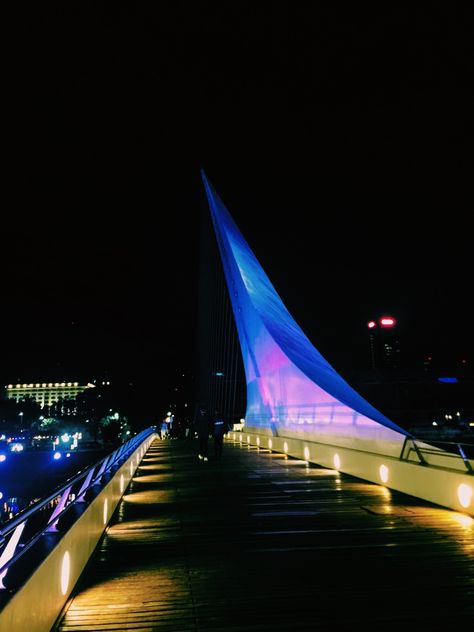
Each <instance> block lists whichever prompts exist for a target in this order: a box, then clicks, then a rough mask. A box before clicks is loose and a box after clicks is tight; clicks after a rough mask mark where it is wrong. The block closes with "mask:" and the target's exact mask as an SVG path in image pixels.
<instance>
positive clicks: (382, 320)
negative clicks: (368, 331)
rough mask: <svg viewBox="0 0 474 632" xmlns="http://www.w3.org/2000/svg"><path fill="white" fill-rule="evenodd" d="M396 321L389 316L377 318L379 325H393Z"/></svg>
mask: <svg viewBox="0 0 474 632" xmlns="http://www.w3.org/2000/svg"><path fill="white" fill-rule="evenodd" d="M396 322H397V321H396V320H395V318H392V317H391V316H382V318H380V319H379V323H380V326H381V327H395V325H396Z"/></svg>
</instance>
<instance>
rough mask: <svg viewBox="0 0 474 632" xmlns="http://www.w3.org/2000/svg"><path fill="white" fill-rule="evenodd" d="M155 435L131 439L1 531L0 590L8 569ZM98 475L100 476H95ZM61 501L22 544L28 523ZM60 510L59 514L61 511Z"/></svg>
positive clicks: (144, 432)
mask: <svg viewBox="0 0 474 632" xmlns="http://www.w3.org/2000/svg"><path fill="white" fill-rule="evenodd" d="M153 432H155V429H154V428H148V429H147V430H143V431H142V432H141V433H139V434H138V435H136V436H135V437H132V438H131V439H129V440H128V441H127V442H126V443H124V444H122V445H121V446H120V447H118V448H117V449H116V450H114V451H113V452H111V453H110V454H109V455H107V456H106V457H104V458H102V459H100V460H99V461H97V462H96V463H94V464H92V465H90V466H89V467H88V468H86V469H85V470H82V471H80V472H78V473H77V474H76V475H75V476H73V477H72V478H69V479H68V480H67V481H66V482H65V483H63V484H62V485H60V486H59V487H57V488H56V489H55V490H54V491H53V492H52V493H51V494H49V495H48V496H47V497H45V498H42V499H40V500H38V501H37V502H35V503H34V504H33V505H31V506H30V507H27V508H26V509H23V510H22V511H21V512H19V513H18V514H16V515H15V516H14V517H13V518H11V519H10V520H9V521H8V522H6V523H5V524H4V525H3V526H2V528H1V529H0V589H2V588H3V585H2V579H3V577H4V576H5V574H6V571H7V570H8V568H9V567H10V566H12V564H14V563H15V562H16V561H17V560H18V559H19V558H20V557H21V556H23V555H24V553H25V552H26V551H27V550H28V549H30V548H31V547H32V546H33V545H34V544H35V543H36V542H37V541H38V540H39V538H40V537H41V536H42V535H44V534H45V533H46V532H48V531H56V528H55V527H56V524H57V522H58V520H59V519H60V517H62V516H63V515H64V514H65V512H66V511H68V510H69V509H70V508H71V507H72V506H74V505H76V503H80V502H83V499H84V495H85V494H86V492H87V491H88V490H89V489H91V488H92V487H93V486H94V485H96V484H97V483H98V482H99V481H100V479H101V478H102V477H103V476H104V475H105V474H108V473H109V472H110V470H111V469H112V468H113V467H114V466H116V465H117V464H118V463H119V462H122V461H124V460H126V459H127V457H128V456H129V455H130V453H131V452H133V451H134V450H135V449H136V447H137V445H139V444H140V443H142V442H143V441H144V440H145V439H146V438H147V437H149V436H150V435H152V434H153ZM95 472H97V473H96V474H95ZM82 480H84V484H83V486H82V487H80V490H79V492H78V493H77V494H76V496H75V498H74V500H72V501H70V502H67V501H68V498H69V495H70V493H71V490H72V489H73V488H74V487H75V486H77V485H78V483H80V482H81V481H82ZM57 498H60V501H59V503H57V504H56V505H55V506H54V507H53V508H52V512H51V515H50V516H49V517H48V519H46V520H43V522H42V524H41V526H40V527H39V528H37V529H36V530H35V531H34V532H33V533H32V534H30V536H29V537H27V538H25V540H24V541H22V535H23V532H24V529H25V526H26V524H27V522H30V523H31V519H32V518H33V517H36V516H38V515H39V513H40V512H41V511H42V510H43V509H45V508H46V507H47V505H48V504H49V503H51V502H53V501H55V500H56V499H57ZM58 507H59V511H57V509H58ZM15 540H16V542H15ZM11 542H13V545H12V549H13V550H10V551H8V552H7V548H8V546H9V544H10V543H11ZM2 558H4V561H3V564H2V563H1V562H2Z"/></svg>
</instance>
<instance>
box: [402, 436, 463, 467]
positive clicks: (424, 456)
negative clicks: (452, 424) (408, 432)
mask: <svg viewBox="0 0 474 632" xmlns="http://www.w3.org/2000/svg"><path fill="white" fill-rule="evenodd" d="M468 453H469V454H468ZM473 454H474V444H472V443H466V442H460V441H443V440H437V439H436V440H432V439H429V440H425V439H415V438H413V437H407V438H406V439H405V442H404V444H403V447H402V450H401V454H400V459H401V460H402V461H410V460H411V458H412V456H415V458H417V459H418V461H419V462H420V464H421V465H436V464H437V463H436V461H437V460H439V459H440V458H441V457H442V458H443V460H444V461H445V463H446V464H448V466H449V461H451V462H452V464H454V463H456V464H458V463H459V464H461V463H462V464H463V467H464V468H465V469H466V473H467V474H474V469H473V467H472V464H471V460H472V455H473ZM469 455H470V456H469ZM430 461H433V462H430Z"/></svg>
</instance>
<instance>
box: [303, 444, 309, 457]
mask: <svg viewBox="0 0 474 632" xmlns="http://www.w3.org/2000/svg"><path fill="white" fill-rule="evenodd" d="M304 458H305V459H306V460H307V461H309V448H308V446H305V448H304Z"/></svg>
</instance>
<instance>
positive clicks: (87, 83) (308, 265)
mask: <svg viewBox="0 0 474 632" xmlns="http://www.w3.org/2000/svg"><path fill="white" fill-rule="evenodd" d="M294 4H295V3H287V2H280V1H274V2H259V3H257V2H238V1H237V2H233V3H224V2H221V3H217V2H215V3H214V2H194V3H186V2H179V1H176V0H174V1H173V2H159V3H158V2H150V3H125V2H97V3H93V6H90V5H89V4H88V3H62V4H61V5H59V4H58V7H57V8H55V9H52V8H51V7H49V8H48V7H45V6H43V5H41V6H37V7H36V8H34V9H33V10H32V11H30V8H29V9H28V11H26V10H25V12H24V13H23V14H21V15H12V16H11V20H10V22H9V24H8V25H7V30H8V32H9V35H10V40H11V44H10V46H9V54H8V59H7V73H6V75H5V77H4V91H3V93H4V97H3V99H4V103H6V105H7V111H8V113H7V115H4V117H3V123H4V136H5V143H4V152H3V153H4V158H5V166H4V176H5V179H4V188H3V199H4V212H3V218H4V219H3V221H2V234H1V238H0V262H1V269H2V293H1V311H0V324H1V330H2V346H1V348H2V352H1V363H0V375H1V378H2V380H3V383H6V382H9V381H15V380H17V379H20V380H40V381H42V380H47V379H76V378H77V379H93V378H99V379H100V378H101V377H102V376H109V377H110V378H111V379H116V380H130V381H135V382H137V383H143V384H147V385H151V384H153V383H154V384H155V386H154V388H155V389H156V396H157V398H159V397H160V394H159V391H160V388H161V387H163V388H168V387H169V385H170V384H171V383H173V380H175V376H176V375H177V374H178V373H179V372H180V371H181V370H184V371H193V370H194V355H195V338H196V324H195V320H196V310H197V307H196V302H197V289H196V288H197V268H198V265H197V259H198V252H199V243H198V235H199V217H200V210H201V207H202V205H203V203H204V196H203V190H202V186H201V182H200V176H199V170H200V168H204V169H205V171H206V174H207V176H208V178H209V179H210V181H211V182H212V183H213V184H214V186H215V188H216V190H217V191H218V193H219V194H220V196H221V198H222V199H223V201H224V203H225V204H226V206H227V207H228V208H229V210H230V212H231V213H232V215H233V217H234V219H235V220H236V222H237V224H238V225H239V227H240V229H241V230H242V232H243V234H244V236H245V237H246V239H247V241H248V242H249V244H250V246H251V248H252V249H253V250H254V253H255V254H256V256H257V258H258V259H259V261H260V262H261V264H262V265H263V267H264V269H265V270H266V272H267V274H268V275H269V277H270V279H271V280H272V282H273V284H274V285H275V287H276V289H277V291H278V292H279V294H280V296H281V297H282V299H283V301H284V303H285V304H286V306H287V307H288V309H289V310H290V312H291V313H292V315H293V316H294V317H295V319H296V320H297V322H298V323H299V324H300V325H301V327H302V328H303V330H304V331H305V332H306V334H307V335H308V337H309V338H310V340H311V341H312V342H313V343H314V344H315V345H316V346H317V348H318V349H319V350H320V351H321V352H322V353H323V355H325V357H326V358H327V359H328V360H329V361H330V362H332V363H333V364H334V366H335V367H336V368H337V369H339V370H340V371H341V372H343V373H344V372H345V371H348V370H351V369H357V368H364V367H368V340H367V330H366V322H367V320H369V319H371V318H373V317H377V316H380V315H383V314H384V313H390V314H392V315H394V316H395V317H396V318H397V319H398V321H399V327H400V337H401V346H402V351H404V352H405V357H406V359H407V362H410V363H412V364H413V365H415V364H416V365H417V366H418V365H419V366H421V363H422V358H423V356H424V355H427V354H431V355H432V356H433V357H435V358H436V359H439V366H440V368H443V367H446V368H447V367H448V366H449V367H452V366H457V364H458V363H459V362H460V360H461V359H462V358H465V359H467V360H468V362H470V363H471V366H472V363H473V362H474V334H473V327H472V316H471V314H472V309H471V307H470V305H469V303H470V300H471V294H472V282H471V277H472V237H471V235H472V230H471V229H470V226H469V225H470V221H471V215H472V209H473V196H472V169H473V160H472V153H473V152H472V147H473V138H472V135H471V133H470V131H469V130H470V124H471V122H472V112H473V111H474V107H473V106H474V104H473V100H472V96H471V94H470V89H471V87H472V79H473V77H472V74H473V73H472V58H471V57H470V51H469V47H470V46H471V43H472V21H471V20H470V18H469V15H463V13H462V9H461V8H460V7H456V6H451V5H450V4H449V5H448V4H446V3H432V4H431V5H430V7H429V8H428V9H422V8H416V7H413V6H412V7H410V8H409V9H403V8H402V7H400V6H399V5H393V6H392V5H390V6H389V7H384V6H378V7H377V10H376V12H375V13H374V12H373V8H372V9H371V10H369V8H368V7H364V6H361V5H360V3H348V4H347V5H345V4H344V3H342V4H341V3H327V6H319V4H318V6H313V8H311V6H310V5H311V4H312V3H297V4H299V6H298V7H295V6H294Z"/></svg>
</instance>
